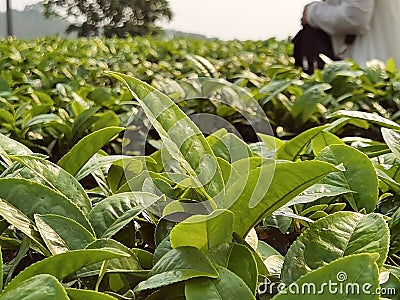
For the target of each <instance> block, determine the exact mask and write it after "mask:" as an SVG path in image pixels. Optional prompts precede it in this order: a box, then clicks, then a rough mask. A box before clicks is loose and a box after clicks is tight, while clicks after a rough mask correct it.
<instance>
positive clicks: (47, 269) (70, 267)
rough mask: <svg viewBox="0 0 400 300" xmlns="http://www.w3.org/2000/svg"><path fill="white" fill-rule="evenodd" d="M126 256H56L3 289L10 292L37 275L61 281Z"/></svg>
mask: <svg viewBox="0 0 400 300" xmlns="http://www.w3.org/2000/svg"><path fill="white" fill-rule="evenodd" d="M122 256H127V255H126V254H125V253H123V252H120V251H118V250H114V249H113V250H109V249H108V250H107V249H101V250H92V249H85V250H73V251H69V252H66V253H61V254H57V255H54V256H51V257H48V258H46V259H43V260H41V261H39V262H37V263H34V264H32V265H30V266H29V267H27V268H25V269H24V270H23V271H22V272H20V273H19V274H18V275H17V276H16V277H15V278H14V279H13V280H12V281H11V282H10V283H9V284H8V285H7V286H6V287H5V289H4V292H5V293H6V292H8V291H11V290H13V289H15V288H16V287H18V286H19V285H20V284H21V283H22V282H24V281H25V280H27V279H29V278H31V277H33V276H35V275H39V274H50V275H53V276H54V277H56V278H57V279H58V280H62V279H63V278H65V277H67V276H68V275H70V274H72V273H74V272H76V271H78V270H79V269H81V268H83V267H85V266H88V265H91V264H93V263H96V262H100V261H103V260H109V259H112V258H118V257H122Z"/></svg>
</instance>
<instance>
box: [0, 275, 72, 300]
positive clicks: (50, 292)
mask: <svg viewBox="0 0 400 300" xmlns="http://www.w3.org/2000/svg"><path fill="white" fill-rule="evenodd" d="M0 299H2V300H16V299H18V300H54V299H57V300H68V299H69V298H68V296H67V293H66V292H65V290H64V288H63V286H62V285H61V283H59V282H58V280H57V278H55V277H54V276H51V275H48V274H40V275H36V276H33V277H32V278H27V279H26V280H24V281H22V282H19V284H18V285H15V286H14V287H13V289H12V290H10V289H6V292H4V293H3V294H1V296H0Z"/></svg>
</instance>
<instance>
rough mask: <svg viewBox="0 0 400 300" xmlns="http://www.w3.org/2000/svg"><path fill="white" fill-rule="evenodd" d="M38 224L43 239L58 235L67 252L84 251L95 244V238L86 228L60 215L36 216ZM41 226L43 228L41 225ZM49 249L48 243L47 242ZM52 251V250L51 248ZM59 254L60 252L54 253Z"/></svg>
mask: <svg viewBox="0 0 400 300" xmlns="http://www.w3.org/2000/svg"><path fill="white" fill-rule="evenodd" d="M35 220H36V224H37V226H38V229H39V232H40V234H41V236H42V237H43V239H44V240H45V241H46V240H47V236H48V235H49V236H52V235H54V234H56V235H57V236H59V237H60V238H61V239H62V241H63V242H64V243H65V245H66V246H67V250H79V249H84V248H85V247H86V246H87V245H89V244H90V243H92V242H94V240H95V237H94V236H93V234H91V233H90V232H89V231H88V230H87V229H86V228H84V227H83V226H82V225H80V224H78V223H77V222H76V221H74V220H72V219H69V218H66V217H62V216H58V215H49V214H47V215H35ZM39 224H41V226H40V225H39ZM49 227H50V228H49ZM46 244H47V246H48V247H49V244H48V242H46ZM49 249H50V250H51V248H50V247H49ZM52 253H53V254H57V253H60V252H54V251H52Z"/></svg>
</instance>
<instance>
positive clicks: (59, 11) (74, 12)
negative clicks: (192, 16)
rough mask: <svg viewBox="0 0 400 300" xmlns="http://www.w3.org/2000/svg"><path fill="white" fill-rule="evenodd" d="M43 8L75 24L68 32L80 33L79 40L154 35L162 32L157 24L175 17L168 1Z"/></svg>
mask: <svg viewBox="0 0 400 300" xmlns="http://www.w3.org/2000/svg"><path fill="white" fill-rule="evenodd" d="M43 8H44V13H45V15H47V16H51V15H56V16H59V17H62V18H64V19H68V20H69V22H73V24H71V25H70V26H69V27H68V28H67V33H77V35H78V36H79V37H90V36H99V35H104V36H106V37H115V36H117V37H125V36H127V35H132V36H135V35H147V34H155V33H158V32H159V31H161V28H160V27H158V26H157V25H156V23H157V21H161V20H168V21H169V20H171V18H172V11H171V9H170V7H169V3H168V1H166V0H146V1H143V0H119V1H113V0H106V1H104V0H101V1H100V0H97V1H91V0H75V1H71V0H45V1H44V2H43Z"/></svg>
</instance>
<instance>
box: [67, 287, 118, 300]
mask: <svg viewBox="0 0 400 300" xmlns="http://www.w3.org/2000/svg"><path fill="white" fill-rule="evenodd" d="M65 290H66V291H67V294H68V297H69V299H70V300H117V298H115V297H113V296H111V295H108V294H104V293H99V292H96V291H91V290H79V289H72V288H67V289H65Z"/></svg>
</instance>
